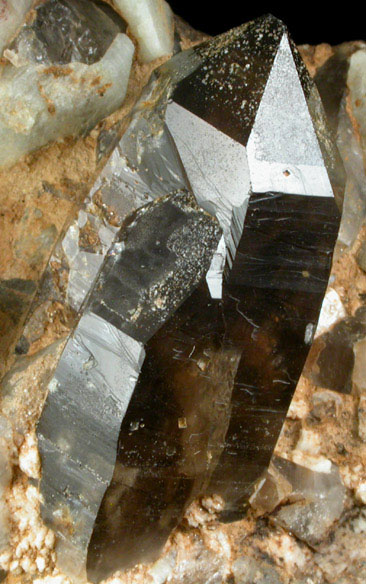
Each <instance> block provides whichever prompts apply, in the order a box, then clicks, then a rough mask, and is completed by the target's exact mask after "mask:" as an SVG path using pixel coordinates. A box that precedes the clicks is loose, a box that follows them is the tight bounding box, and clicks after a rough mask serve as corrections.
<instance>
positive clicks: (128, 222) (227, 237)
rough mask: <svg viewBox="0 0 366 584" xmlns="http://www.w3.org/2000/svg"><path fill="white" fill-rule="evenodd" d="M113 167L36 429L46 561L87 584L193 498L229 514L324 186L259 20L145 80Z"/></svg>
mask: <svg viewBox="0 0 366 584" xmlns="http://www.w3.org/2000/svg"><path fill="white" fill-rule="evenodd" d="M111 160H113V165H112V166H111V168H113V169H114V170H113V172H112V175H113V180H112V181H110V182H109V183H108V184H104V183H103V182H102V183H100V184H98V185H97V186H96V187H95V189H94V193H99V196H100V197H102V198H103V197H104V200H107V199H108V200H109V201H114V203H115V205H116V207H117V208H118V206H119V208H120V209H123V212H121V213H120V217H121V219H120V220H119V221H120V222H119V223H118V227H119V231H118V232H117V234H116V236H115V239H114V243H113V244H112V246H111V247H110V249H109V251H108V253H106V251H105V250H104V251H103V253H101V254H99V259H98V261H99V264H98V266H100V265H101V264H102V268H101V271H100V273H99V276H98V277H97V279H96V280H95V276H96V271H95V269H94V268H93V270H94V271H93V270H91V274H92V275H90V276H89V277H88V278H87V279H85V280H84V281H83V286H82V287H81V288H80V289H83V291H84V292H83V295H82V296H81V297H80V295H79V297H78V306H79V307H80V306H81V314H82V316H81V319H80V321H79V324H78V325H77V327H76V329H75V331H74V333H73V335H72V336H71V337H70V339H69V341H68V343H67V345H66V348H65V350H64V353H63V355H62V357H61V359H60V361H59V363H58V365H57V368H56V372H55V375H54V378H53V379H52V381H51V383H50V390H49V394H48V398H47V401H46V405H45V409H44V411H43V414H42V416H41V420H40V423H39V425H38V438H39V447H40V452H41V456H42V468H43V476H42V482H41V491H42V494H43V497H44V505H43V516H44V518H45V520H46V522H47V523H48V524H49V525H51V526H52V527H53V529H55V531H56V533H57V534H58V537H59V562H60V563H61V564H62V568H63V569H65V570H66V571H67V572H68V573H69V574H70V575H71V576H73V577H78V578H81V577H85V570H86V562H87V574H88V578H89V579H90V580H92V581H95V582H97V581H99V580H100V579H101V578H104V577H106V576H107V575H108V574H110V573H112V572H113V571H114V570H116V569H123V568H126V567H129V566H131V565H133V564H135V563H136V562H143V561H147V560H151V559H153V558H154V557H156V555H157V554H158V552H159V550H160V549H161V547H162V545H163V544H164V542H165V541H166V538H167V537H168V535H169V533H170V532H171V530H172V528H174V527H175V526H176V525H177V523H178V521H179V519H180V517H181V516H182V513H183V511H184V509H185V508H186V506H187V505H188V504H189V503H190V501H191V500H192V499H193V497H195V496H198V495H202V494H204V493H206V494H207V493H208V494H219V495H221V496H222V497H223V499H224V502H225V508H224V511H223V515H222V516H223V518H224V519H226V520H230V519H235V518H237V517H240V515H241V513H242V512H243V510H244V506H245V504H246V502H247V500H248V497H249V496H250V494H251V489H252V485H253V483H254V481H255V480H256V479H257V478H258V476H259V475H260V474H261V473H262V471H263V470H264V469H265V468H266V466H267V465H268V463H269V460H270V457H271V454H272V452H273V448H274V446H275V444H276V441H277V438H278V435H279V432H280V430H281V426H282V423H283V420H284V417H285V415H286V411H287V408H288V406H289V403H290V400H291V397H292V395H293V392H294V389H295V387H296V384H297V381H298V378H299V376H300V373H301V370H302V367H303V365H304V362H305V359H306V356H307V353H308V350H309V347H310V345H311V342H312V338H313V334H314V331H315V328H316V323H317V320H318V316H319V310H320V306H321V303H322V299H323V295H324V292H325V288H326V285H327V280H328V275H329V270H330V264H331V259H332V252H333V247H334V243H335V240H336V237H337V232H338V226H339V212H338V209H337V206H336V203H335V197H334V192H335V191H337V192H338V191H341V190H342V184H341V176H342V173H341V171H340V169H339V166H338V155H337V152H336V150H335V148H334V147H333V146H332V143H331V141H330V139H329V134H328V133H327V129H326V124H325V119H324V115H323V113H322V107H321V103H320V99H319V96H318V94H317V92H316V89H315V86H314V85H313V83H312V81H311V80H310V78H309V76H308V74H307V72H306V70H305V67H304V65H303V63H302V62H301V59H300V57H299V55H298V53H297V51H296V48H295V47H294V46H293V44H292V42H291V40H290V39H289V37H288V34H287V30H286V28H285V26H284V25H283V24H282V23H281V22H280V21H278V20H277V19H275V18H273V17H271V16H268V17H264V18H261V19H258V20H256V21H254V22H251V23H249V24H247V25H244V26H243V27H240V28H238V29H235V30H233V31H230V32H229V33H227V34H225V35H222V36H221V37H218V38H216V39H213V40H211V41H209V42H207V43H204V44H202V45H200V46H198V47H196V48H194V49H191V50H189V51H184V52H182V53H180V54H178V55H176V56H175V57H174V58H172V59H171V60H170V61H168V62H167V63H165V64H164V65H163V66H162V67H161V68H160V69H158V70H157V71H156V72H155V73H154V75H153V77H152V79H151V82H150V84H149V86H148V87H147V88H146V90H145V93H144V95H143V96H142V98H141V100H140V102H139V103H138V104H137V106H136V108H135V112H134V115H133V117H132V121H131V124H130V127H129V129H128V130H127V132H126V134H125V135H124V137H123V138H122V140H121V142H120V144H119V145H118V146H117V147H116V148H115V150H114V152H113V153H112V157H111ZM331 181H333V182H331ZM333 187H334V188H333ZM95 196H96V195H95V194H94V195H93V197H95ZM90 209H92V206H90ZM108 229H110V232H111V233H113V229H112V228H111V226H109V227H108ZM114 232H116V229H115V230H114ZM104 258H105V259H104ZM102 262H104V263H102ZM85 296H87V300H86V301H85V302H84V304H82V300H83V298H84V297H85ZM112 475H113V476H112Z"/></svg>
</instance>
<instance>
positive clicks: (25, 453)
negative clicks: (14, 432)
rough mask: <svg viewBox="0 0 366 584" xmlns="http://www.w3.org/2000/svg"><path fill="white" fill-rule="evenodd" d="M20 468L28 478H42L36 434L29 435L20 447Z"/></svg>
mask: <svg viewBox="0 0 366 584" xmlns="http://www.w3.org/2000/svg"><path fill="white" fill-rule="evenodd" d="M19 467H20V469H21V470H22V471H23V472H24V473H25V474H26V475H27V476H28V477H31V478H33V479H37V478H40V468H41V463H40V458H39V453H38V447H37V440H36V437H35V435H34V433H30V434H28V435H27V436H26V437H25V440H24V442H23V444H22V446H21V447H20V451H19Z"/></svg>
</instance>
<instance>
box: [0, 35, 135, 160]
mask: <svg viewBox="0 0 366 584" xmlns="http://www.w3.org/2000/svg"><path fill="white" fill-rule="evenodd" d="M133 53H134V46H133V43H132V41H131V40H130V39H129V38H128V37H127V35H125V34H122V33H120V34H118V35H117V36H116V37H115V39H114V41H113V42H112V44H111V45H110V47H109V49H108V50H107V52H106V53H105V55H104V57H103V58H102V59H100V61H97V62H96V63H94V64H92V65H87V64H84V63H79V62H72V63H69V64H67V65H57V66H54V67H50V66H48V65H37V64H35V63H27V64H25V65H22V66H20V67H16V66H14V65H12V64H10V63H9V64H6V65H4V68H3V71H2V75H1V77H0V144H1V145H2V148H1V149H0V166H5V165H10V164H12V163H14V162H16V161H17V160H18V159H19V158H20V157H21V156H23V155H25V154H28V153H29V152H32V151H33V150H36V149H37V148H40V147H41V146H44V145H45V144H47V143H48V142H50V141H52V140H57V139H59V138H64V137H66V136H75V135H78V134H80V133H81V132H84V131H88V130H90V129H91V128H92V127H93V126H95V124H97V123H98V122H99V121H100V120H101V119H102V118H104V117H106V116H108V115H109V114H111V113H112V112H113V111H115V110H116V109H117V108H118V107H120V106H121V104H122V102H123V100H124V97H125V95H126V90H127V84H128V79H129V75H130V69H131V64H132V57H133ZM5 145H6V147H5Z"/></svg>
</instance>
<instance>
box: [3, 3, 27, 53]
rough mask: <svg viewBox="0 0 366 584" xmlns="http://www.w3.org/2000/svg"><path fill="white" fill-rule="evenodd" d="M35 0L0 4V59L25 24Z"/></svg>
mask: <svg viewBox="0 0 366 584" xmlns="http://www.w3.org/2000/svg"><path fill="white" fill-rule="evenodd" d="M32 3H33V0H1V2H0V57H1V56H2V52H3V50H4V49H5V47H6V45H7V44H8V43H9V41H10V40H11V39H12V37H13V36H14V34H15V33H16V31H17V29H18V28H19V26H20V25H21V24H22V23H23V21H24V19H25V16H26V14H27V12H28V10H29V9H30V7H31V5H32Z"/></svg>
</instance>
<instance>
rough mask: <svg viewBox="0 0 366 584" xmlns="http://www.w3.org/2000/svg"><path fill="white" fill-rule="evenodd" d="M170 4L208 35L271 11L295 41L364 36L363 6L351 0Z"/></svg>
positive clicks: (339, 40) (182, 1)
mask: <svg viewBox="0 0 366 584" xmlns="http://www.w3.org/2000/svg"><path fill="white" fill-rule="evenodd" d="M169 4H170V5H171V7H172V9H173V10H174V12H175V13H176V14H178V15H179V16H181V17H182V18H184V19H185V20H186V21H187V22H189V24H190V25H191V26H193V27H194V28H196V29H197V30H201V31H202V32H205V33H207V34H210V35H216V34H219V33H221V32H225V31H227V30H229V29H230V28H233V27H234V26H238V25H240V24H243V23H244V22H247V21H248V20H252V19H253V18H256V17H257V16H261V15H263V14H267V13H269V12H270V13H271V14H273V15H274V16H277V17H278V18H280V19H281V20H283V21H284V22H285V24H286V25H287V26H288V28H289V31H290V34H291V36H292V38H293V40H294V41H295V43H297V44H305V43H308V44H319V43H322V42H326V43H329V44H331V45H337V44H340V43H342V42H344V41H351V40H366V21H365V18H364V10H362V9H361V6H362V5H361V4H354V3H351V2H349V3H347V2H340V3H338V2H335V1H333V2H332V4H329V5H328V4H326V3H324V2H323V1H319V0H318V2H311V1H309V0H307V1H306V0H305V1H304V0H292V2H291V0H290V2H286V3H281V2H280V1H279V0H275V1H273V2H272V3H265V2H248V0H246V1H243V0H239V1H238V0H236V1H234V0H226V1H224V2H222V3H221V2H220V3H219V4H218V3H217V2H213V1H212V0H210V2H205V0H196V1H195V2H194V1H192V0H187V1H185V0H175V1H174V0H170V1H169ZM357 6H358V8H359V10H357ZM360 10H362V11H361V12H360Z"/></svg>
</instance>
